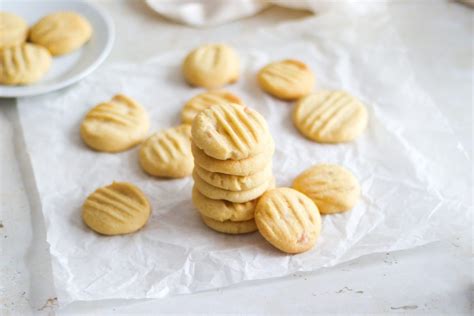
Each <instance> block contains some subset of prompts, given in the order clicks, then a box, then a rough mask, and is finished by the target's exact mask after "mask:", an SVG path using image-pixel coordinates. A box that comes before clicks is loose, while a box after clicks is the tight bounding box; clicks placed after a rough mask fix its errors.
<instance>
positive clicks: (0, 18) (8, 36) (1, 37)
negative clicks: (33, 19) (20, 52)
mask: <svg viewBox="0 0 474 316" xmlns="http://www.w3.org/2000/svg"><path fill="white" fill-rule="evenodd" d="M27 37H28V23H27V22H26V21H25V20H24V19H23V18H22V17H20V16H18V15H16V14H13V13H9V12H0V49H3V48H6V47H12V46H16V45H20V44H22V43H24V42H25V41H26V38H27Z"/></svg>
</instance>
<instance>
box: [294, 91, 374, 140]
mask: <svg viewBox="0 0 474 316" xmlns="http://www.w3.org/2000/svg"><path fill="white" fill-rule="evenodd" d="M292 117H293V123H294V125H295V127H296V128H297V129H298V130H299V131H300V133H301V134H303V135H304V136H305V137H307V138H309V139H311V140H314V141H316V142H320V143H341V142H348V141H351V140H353V139H355V138H356V137H357V136H359V135H360V134H361V133H362V131H363V130H364V129H365V127H366V126H367V110H366V108H365V106H364V105H363V104H362V103H361V102H360V101H359V100H357V99H356V98H354V97H353V96H351V95H350V94H348V93H347V92H344V91H319V92H316V93H314V94H311V95H308V96H306V97H304V98H302V99H301V100H299V101H298V102H297V103H296V104H295V106H294V108H293V113H292Z"/></svg>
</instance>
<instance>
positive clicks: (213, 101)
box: [181, 90, 243, 124]
mask: <svg viewBox="0 0 474 316" xmlns="http://www.w3.org/2000/svg"><path fill="white" fill-rule="evenodd" d="M227 103H234V104H243V103H242V100H240V99H239V97H237V96H235V95H233V94H232V93H230V92H228V91H224V90H214V91H212V90H211V91H207V92H204V93H200V94H198V95H197V96H195V97H193V98H192V99H191V100H189V101H188V102H186V104H185V105H184V107H183V110H182V111H181V121H182V122H183V124H192V122H193V119H194V118H195V117H196V115H197V114H198V113H199V112H201V111H202V110H205V109H207V108H210V107H211V106H213V105H221V104H227Z"/></svg>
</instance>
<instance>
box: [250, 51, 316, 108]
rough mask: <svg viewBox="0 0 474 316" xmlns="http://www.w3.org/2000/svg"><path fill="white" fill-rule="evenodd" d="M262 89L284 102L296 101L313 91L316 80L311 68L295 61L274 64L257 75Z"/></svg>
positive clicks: (289, 60) (287, 60)
mask: <svg viewBox="0 0 474 316" xmlns="http://www.w3.org/2000/svg"><path fill="white" fill-rule="evenodd" d="M257 80H258V83H259V85H260V87H261V88H262V89H263V90H264V91H266V92H267V93H269V94H271V95H272V96H274V97H277V98H279V99H282V100H295V99H298V98H301V97H302V96H305V95H307V94H308V93H310V92H311V91H313V88H314V83H315V78H314V75H313V73H312V72H311V69H309V67H308V66H307V65H306V64H304V63H302V62H300V61H298V60H293V59H286V60H282V61H278V62H273V63H270V64H268V65H266V66H265V67H263V68H262V69H261V70H260V71H259V72H258V74H257Z"/></svg>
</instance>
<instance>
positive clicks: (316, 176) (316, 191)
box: [293, 164, 360, 214]
mask: <svg viewBox="0 0 474 316" xmlns="http://www.w3.org/2000/svg"><path fill="white" fill-rule="evenodd" d="M293 188H295V189H296V190H298V191H300V192H302V193H303V194H305V195H307V196H308V197H309V198H310V199H312V200H313V201H314V203H316V205H317V206H318V209H319V211H320V212H321V214H333V213H340V212H345V211H348V210H350V209H351V208H353V207H354V206H355V205H356V203H357V201H358V200H359V197H360V186H359V182H358V181H357V179H356V178H355V177H354V175H353V174H352V173H351V172H350V171H349V170H347V169H345V168H343V167H341V166H338V165H334V164H319V165H315V166H313V167H311V168H309V169H307V170H305V171H303V172H302V173H301V174H300V175H298V176H297V177H296V179H295V180H294V181H293Z"/></svg>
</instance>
